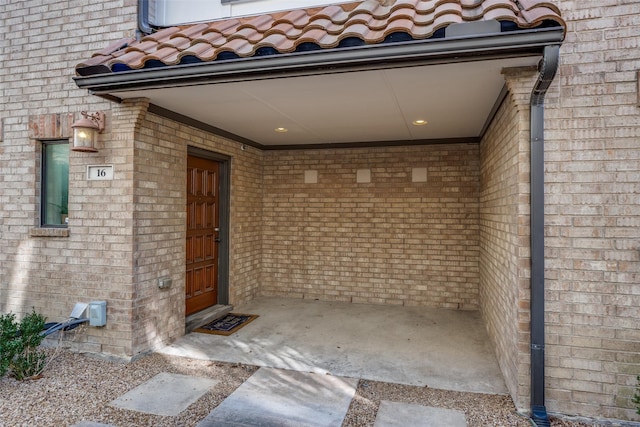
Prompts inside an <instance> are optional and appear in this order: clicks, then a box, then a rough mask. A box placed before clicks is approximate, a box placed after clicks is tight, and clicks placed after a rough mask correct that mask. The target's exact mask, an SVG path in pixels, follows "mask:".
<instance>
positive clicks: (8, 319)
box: [0, 309, 47, 380]
mask: <svg viewBox="0 0 640 427" xmlns="http://www.w3.org/2000/svg"><path fill="white" fill-rule="evenodd" d="M44 324H45V318H44V316H42V315H41V314H38V313H36V312H35V309H34V310H33V311H32V312H31V313H30V314H27V315H26V316H24V318H23V319H22V320H21V321H20V323H17V322H16V320H15V315H14V314H12V313H9V314H7V315H3V316H0V376H3V375H5V374H6V373H7V372H10V373H11V375H13V376H14V377H15V378H16V379H18V380H24V379H25V378H30V377H34V376H36V375H39V374H41V373H42V371H43V370H44V367H45V366H46V362H47V354H46V353H45V352H44V351H43V350H42V349H41V348H39V347H40V344H41V343H42V340H43V339H44V335H42V330H43V329H44Z"/></svg>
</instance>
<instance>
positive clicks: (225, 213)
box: [185, 146, 231, 305]
mask: <svg viewBox="0 0 640 427" xmlns="http://www.w3.org/2000/svg"><path fill="white" fill-rule="evenodd" d="M187 156H194V157H200V158H203V159H208V160H214V161H216V162H218V163H219V165H220V169H219V171H218V172H219V179H220V181H219V187H220V188H219V192H220V193H219V198H218V203H219V204H220V206H219V207H218V215H220V243H219V244H218V301H217V304H223V305H228V304H229V248H230V242H229V236H230V235H231V233H230V232H229V228H230V224H231V210H230V207H231V157H230V156H227V155H224V154H220V153H216V152H213V151H209V150H206V149H204V148H198V147H192V146H187ZM185 162H186V159H185Z"/></svg>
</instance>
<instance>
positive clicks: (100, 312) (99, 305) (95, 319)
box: [89, 301, 107, 326]
mask: <svg viewBox="0 0 640 427" xmlns="http://www.w3.org/2000/svg"><path fill="white" fill-rule="evenodd" d="M106 324H107V302H106V301H91V302H90V303H89V326H104V325H106Z"/></svg>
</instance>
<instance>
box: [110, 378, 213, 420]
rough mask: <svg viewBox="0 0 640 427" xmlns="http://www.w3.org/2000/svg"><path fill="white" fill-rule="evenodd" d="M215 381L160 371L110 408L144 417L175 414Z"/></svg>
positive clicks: (204, 391)
mask: <svg viewBox="0 0 640 427" xmlns="http://www.w3.org/2000/svg"><path fill="white" fill-rule="evenodd" d="M218 382H219V381H218V380H213V379H211V378H199V377H192V376H189V375H180V374H172V373H168V372H161V373H159V374H158V375H156V376H155V377H153V378H151V379H150V380H149V381H147V382H146V383H144V384H142V385H140V386H138V387H136V388H134V389H133V390H131V391H129V392H127V393H125V394H124V395H122V396H120V397H119V398H117V399H116V400H114V401H113V402H111V403H110V405H111V406H115V407H118V408H123V409H130V410H132V411H138V412H145V413H148V414H155V415H164V416H173V415H178V414H179V413H180V412H182V411H184V410H185V409H187V408H188V407H189V405H191V404H192V403H194V402H195V401H196V400H198V399H199V398H200V397H201V396H202V395H203V394H205V393H207V392H208V391H209V390H210V389H211V387H213V386H215V385H216V384H217V383H218Z"/></svg>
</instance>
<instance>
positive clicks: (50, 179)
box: [41, 141, 69, 227]
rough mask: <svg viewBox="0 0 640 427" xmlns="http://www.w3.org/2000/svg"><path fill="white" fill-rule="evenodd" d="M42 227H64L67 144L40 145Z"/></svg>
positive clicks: (67, 201)
mask: <svg viewBox="0 0 640 427" xmlns="http://www.w3.org/2000/svg"><path fill="white" fill-rule="evenodd" d="M41 203H42V225H43V226H47V227H60V226H66V225H67V220H68V213H69V143H68V141H64V142H46V143H43V144H42V201H41Z"/></svg>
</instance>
